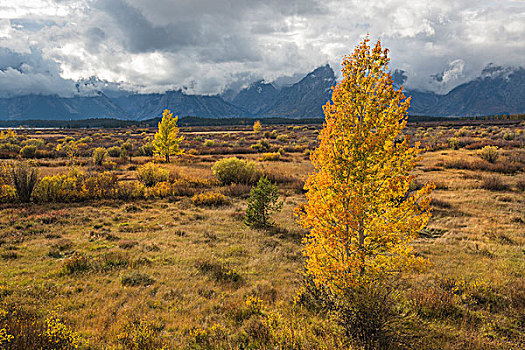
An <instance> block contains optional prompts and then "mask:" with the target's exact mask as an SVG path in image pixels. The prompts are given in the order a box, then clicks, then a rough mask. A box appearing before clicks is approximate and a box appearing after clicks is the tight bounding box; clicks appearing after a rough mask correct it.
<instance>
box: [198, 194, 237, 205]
mask: <svg viewBox="0 0 525 350" xmlns="http://www.w3.org/2000/svg"><path fill="white" fill-rule="evenodd" d="M191 201H192V202H193V204H195V205H197V206H207V207H212V206H221V205H225V204H228V203H229V202H230V201H229V200H228V197H226V196H225V195H223V194H222V193H217V192H205V193H200V194H196V195H195V196H193V197H192V198H191Z"/></svg>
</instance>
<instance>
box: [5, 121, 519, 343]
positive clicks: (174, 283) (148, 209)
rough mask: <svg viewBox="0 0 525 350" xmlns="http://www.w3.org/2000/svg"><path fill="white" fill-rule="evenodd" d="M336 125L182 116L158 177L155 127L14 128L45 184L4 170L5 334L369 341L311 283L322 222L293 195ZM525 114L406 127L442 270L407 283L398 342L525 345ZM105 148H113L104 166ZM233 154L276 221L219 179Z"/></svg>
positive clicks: (61, 338)
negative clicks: (227, 123)
mask: <svg viewBox="0 0 525 350" xmlns="http://www.w3.org/2000/svg"><path fill="white" fill-rule="evenodd" d="M321 127H322V126H321V125H306V126H279V125H263V130H262V131H261V132H260V133H254V132H253V131H252V129H251V127H248V126H246V127H191V128H182V129H181V131H182V134H183V135H184V137H185V140H184V141H183V143H182V145H181V146H182V148H184V149H185V154H184V155H182V156H180V157H177V158H176V159H174V160H173V161H172V162H171V163H170V164H165V163H162V162H161V161H157V162H156V163H155V167H156V168H162V169H165V172H163V173H161V174H160V175H159V176H160V178H159V180H158V181H154V184H153V185H152V186H146V185H144V180H143V179H142V177H141V175H140V174H139V172H140V171H141V169H143V167H144V165H145V164H147V163H149V162H151V161H152V160H153V159H154V157H153V155H152V153H151V152H152V150H151V147H150V146H148V145H149V143H150V141H151V139H152V137H153V135H154V133H155V131H156V129H155V128H143V129H139V128H123V129H49V130H47V129H46V130H29V129H28V130H25V129H17V130H16V132H15V133H14V134H13V133H11V134H9V135H7V134H3V135H2V138H1V140H0V157H1V158H3V159H2V160H1V162H2V163H3V164H4V165H6V164H13V163H16V162H20V161H21V160H23V161H24V162H27V163H28V164H30V166H32V167H34V168H36V169H37V170H38V178H39V179H40V181H41V182H44V183H45V184H47V185H46V186H48V187H44V185H40V184H37V188H36V189H35V190H34V192H33V194H32V197H31V202H29V203H19V202H17V201H16V200H15V199H13V198H14V197H13V193H12V189H10V187H9V181H8V179H7V178H8V177H9V176H8V175H9V172H8V171H4V172H3V176H4V180H3V181H4V182H3V183H2V182H0V185H2V186H3V187H2V188H3V190H2V191H3V192H2V193H1V196H0V200H1V201H2V203H1V204H0V267H1V268H0V348H5V349H22V348H31V347H32V346H35V347H41V348H45V349H48V348H49V349H51V348H64V349H67V348H75V347H78V348H84V349H108V348H109V349H160V348H163V347H164V348H166V349H358V348H359V347H358V346H356V345H355V344H353V343H352V342H351V341H350V340H349V339H346V338H345V336H344V331H343V329H342V328H341V327H340V325H338V323H337V322H336V321H335V320H334V319H333V317H331V315H330V314H327V313H326V312H323V310H321V309H320V308H318V307H316V305H313V303H312V302H310V301H311V298H309V297H308V296H307V295H306V296H305V295H304V293H303V292H301V291H303V288H302V277H301V269H302V265H303V257H302V253H301V240H302V238H303V237H304V236H305V234H306V233H307V232H306V231H305V230H304V229H302V228H301V227H300V226H299V225H298V224H297V223H296V218H295V215H294V209H295V208H296V207H298V206H300V205H301V204H303V203H304V201H305V197H304V194H303V190H302V187H303V183H304V178H305V176H306V175H307V174H308V173H309V172H311V171H312V170H313V168H312V165H311V163H310V160H309V154H310V152H311V150H313V149H314V148H315V147H316V144H317V135H318V133H319V129H320V128H321ZM524 127H525V122H523V121H521V122H519V121H512V122H510V121H508V122H498V121H493V122H476V121H472V122H471V123H470V125H469V123H468V122H467V123H463V124H460V123H453V122H434V123H431V122H429V123H420V124H409V126H408V127H407V129H406V130H405V132H406V133H407V134H410V135H411V137H412V140H413V141H414V142H415V141H420V142H421V143H422V145H423V146H424V147H425V148H426V150H425V152H423V153H422V160H421V162H420V164H419V165H418V167H417V168H416V172H415V174H414V175H416V178H415V181H414V182H413V184H412V185H413V189H416V188H419V187H420V186H422V185H423V184H424V183H426V182H429V181H432V182H434V183H435V184H436V189H435V191H434V193H433V201H432V208H433V216H432V219H431V221H430V223H429V225H428V227H427V228H426V229H424V230H423V231H421V235H420V238H419V239H418V240H416V241H415V242H414V246H415V249H416V250H417V252H418V254H420V255H421V256H424V257H425V258H427V259H428V260H429V261H430V262H431V267H430V268H429V269H428V271H426V272H424V273H421V274H418V275H406V276H402V278H401V279H400V283H401V285H402V288H401V289H400V290H401V293H400V294H399V295H397V296H396V306H395V311H396V314H395V315H394V317H393V318H392V323H391V325H390V326H389V331H390V332H389V337H390V348H392V349H414V348H420V349H523V348H525V209H524V208H525V196H524V191H525V173H524V171H523V170H524V166H525V149H524V143H525V135H524V133H523V130H524ZM486 146H495V147H497V149H494V148H492V152H493V153H495V155H494V154H491V155H486V153H490V148H489V149H487V148H484V147H486ZM97 147H104V148H106V149H107V150H108V152H109V154H108V155H107V157H105V158H104V159H103V161H102V162H100V164H98V165H97V164H95V161H94V160H93V157H92V154H93V152H94V149H95V148H97ZM234 156H235V157H238V158H240V159H245V160H252V161H255V162H256V163H257V164H258V166H259V167H260V169H261V171H262V172H263V173H264V174H266V175H267V176H268V178H269V179H270V180H271V181H273V182H275V183H276V184H277V185H278V187H279V195H280V200H282V201H283V208H282V210H281V211H280V212H278V213H276V214H275V215H273V216H272V218H273V220H274V222H275V224H274V225H273V227H271V228H269V229H253V228H250V227H248V226H247V225H245V223H244V212H245V210H246V202H247V197H248V195H249V191H250V188H251V185H250V184H236V183H233V184H222V183H221V182H220V181H218V180H217V178H216V177H214V175H213V173H212V170H211V167H212V166H213V164H214V163H215V162H216V161H218V160H220V159H223V158H227V157H234ZM79 174H81V175H79ZM60 176H62V178H59V177H60ZM44 177H47V179H48V181H47V182H45V181H44V180H42V179H43V178H44ZM79 178H82V179H83V180H82V181H83V182H82V184H81V186H82V187H79V186H80V185H79V184H80V182H79V181H80V180H78V179H79ZM68 181H70V183H71V184H72V185H70V186H69V185H68V186H69V187H67V186H66V185H65V183H69V182H68ZM75 181H76V182H75ZM141 181H142V182H141ZM57 183H60V186H63V188H62V187H61V189H60V190H57V189H56V186H58V185H57ZM39 186H40V187H39ZM53 186H55V187H53ZM66 187H67V191H69V192H67V191H66V189H65V188H66ZM60 191H62V192H60ZM202 193H205V194H207V196H208V197H206V198H205V199H204V200H198V196H196V195H199V194H202ZM207 198H208V199H207ZM9 334H11V335H12V336H11V338H10V337H9ZM46 337H47V338H46ZM43 338H46V339H44V340H42V339H43ZM35 339H37V340H35Z"/></svg>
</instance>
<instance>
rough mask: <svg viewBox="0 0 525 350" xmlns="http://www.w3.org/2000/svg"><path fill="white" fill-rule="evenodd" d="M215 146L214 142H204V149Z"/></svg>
mask: <svg viewBox="0 0 525 350" xmlns="http://www.w3.org/2000/svg"><path fill="white" fill-rule="evenodd" d="M213 146H215V141H213V140H206V141H204V147H213Z"/></svg>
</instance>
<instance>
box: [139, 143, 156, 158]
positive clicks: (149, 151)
mask: <svg viewBox="0 0 525 350" xmlns="http://www.w3.org/2000/svg"><path fill="white" fill-rule="evenodd" d="M154 152H155V146H153V143H151V142H146V143H145V144H143V145H142V146H141V147H140V148H139V155H141V156H146V157H152V156H153V154H154Z"/></svg>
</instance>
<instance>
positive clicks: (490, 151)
mask: <svg viewBox="0 0 525 350" xmlns="http://www.w3.org/2000/svg"><path fill="white" fill-rule="evenodd" d="M478 156H479V157H480V158H481V159H483V160H486V161H487V162H489V163H494V162H496V160H497V159H498V157H499V153H498V147H496V146H485V147H483V148H482V149H480V150H479V151H478Z"/></svg>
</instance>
